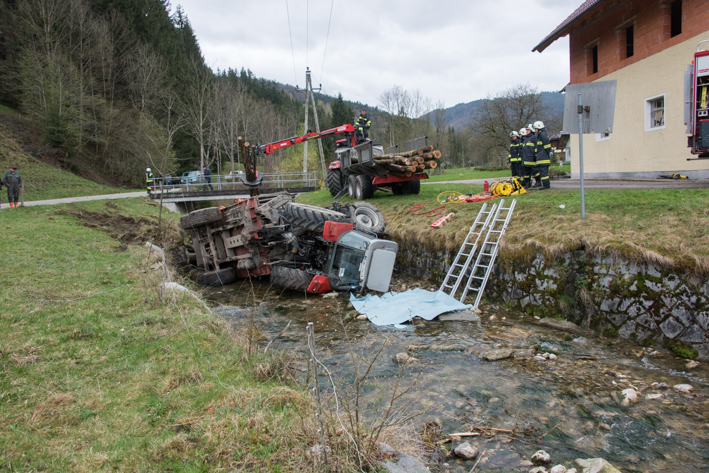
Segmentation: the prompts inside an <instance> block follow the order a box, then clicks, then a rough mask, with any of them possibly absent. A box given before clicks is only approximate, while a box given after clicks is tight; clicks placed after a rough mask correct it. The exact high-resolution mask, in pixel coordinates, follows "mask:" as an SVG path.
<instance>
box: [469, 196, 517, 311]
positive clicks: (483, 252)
mask: <svg viewBox="0 0 709 473" xmlns="http://www.w3.org/2000/svg"><path fill="white" fill-rule="evenodd" d="M516 204H517V199H512V204H510V206H509V207H505V201H504V199H503V200H500V204H499V205H498V206H497V210H496V212H495V216H494V217H493V219H492V221H491V222H490V225H488V230H487V234H486V235H485V240H484V241H483V244H482V245H481V246H480V252H479V253H478V256H477V258H476V260H475V265H473V269H472V270H471V271H470V276H469V277H468V282H467V284H466V285H465V289H463V295H462V296H461V298H460V301H461V302H465V297H466V296H467V295H468V292H473V293H475V302H474V303H473V309H476V308H477V307H478V305H479V304H480V300H481V299H482V296H483V291H484V290H485V285H486V284H487V280H488V278H489V277H490V272H491V271H492V265H493V264H494V263H495V258H496V257H497V252H498V250H499V248H500V240H501V239H502V235H504V234H505V232H506V231H507V225H509V223H510V218H511V217H512V213H513V212H514V209H515V205H516Z"/></svg>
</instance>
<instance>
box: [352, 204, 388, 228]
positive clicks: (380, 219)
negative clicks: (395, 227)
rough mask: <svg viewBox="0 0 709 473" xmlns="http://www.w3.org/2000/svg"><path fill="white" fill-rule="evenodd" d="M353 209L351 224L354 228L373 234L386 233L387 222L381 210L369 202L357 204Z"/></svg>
mask: <svg viewBox="0 0 709 473" xmlns="http://www.w3.org/2000/svg"><path fill="white" fill-rule="evenodd" d="M352 207H354V209H353V210H352V211H351V214H352V217H351V218H350V222H352V225H353V226H354V228H356V229H358V230H365V231H368V232H372V233H377V232H383V231H384V228H385V227H386V222H385V221H384V215H383V214H382V212H381V210H379V209H378V208H376V207H375V206H374V205H372V204H370V203H368V202H355V203H354V204H352Z"/></svg>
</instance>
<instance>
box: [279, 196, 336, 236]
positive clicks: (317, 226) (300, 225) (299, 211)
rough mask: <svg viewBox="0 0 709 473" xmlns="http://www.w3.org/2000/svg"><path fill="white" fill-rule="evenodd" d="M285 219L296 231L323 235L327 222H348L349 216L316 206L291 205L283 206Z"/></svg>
mask: <svg viewBox="0 0 709 473" xmlns="http://www.w3.org/2000/svg"><path fill="white" fill-rule="evenodd" d="M283 217H285V219H286V220H287V221H288V222H289V223H290V224H291V226H292V227H294V229H296V230H297V229H303V230H309V231H311V232H316V233H322V231H323V228H324V226H325V222H327V221H328V220H329V221H331V222H345V223H346V222H348V219H347V216H345V215H343V214H341V213H340V212H335V211H334V210H328V209H323V208H322V207H315V206H314V205H306V204H295V203H289V204H286V205H284V206H283Z"/></svg>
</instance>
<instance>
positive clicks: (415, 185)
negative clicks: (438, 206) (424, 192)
mask: <svg viewBox="0 0 709 473" xmlns="http://www.w3.org/2000/svg"><path fill="white" fill-rule="evenodd" d="M409 193H410V194H417V195H418V194H420V193H421V181H419V180H418V179H416V180H415V181H409Z"/></svg>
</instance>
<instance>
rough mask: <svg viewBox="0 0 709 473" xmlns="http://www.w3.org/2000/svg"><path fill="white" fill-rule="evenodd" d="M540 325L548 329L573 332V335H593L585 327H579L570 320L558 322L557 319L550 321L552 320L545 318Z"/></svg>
mask: <svg viewBox="0 0 709 473" xmlns="http://www.w3.org/2000/svg"><path fill="white" fill-rule="evenodd" d="M539 325H546V326H547V327H553V328H555V329H559V330H564V331H566V332H571V333H580V334H587V333H592V332H591V331H590V330H588V329H585V328H583V327H579V326H578V325H576V324H575V323H573V322H569V321H568V320H556V319H550V318H548V317H547V318H543V319H541V320H540V321H539Z"/></svg>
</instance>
